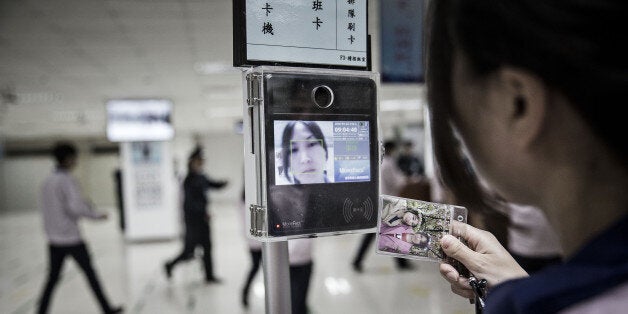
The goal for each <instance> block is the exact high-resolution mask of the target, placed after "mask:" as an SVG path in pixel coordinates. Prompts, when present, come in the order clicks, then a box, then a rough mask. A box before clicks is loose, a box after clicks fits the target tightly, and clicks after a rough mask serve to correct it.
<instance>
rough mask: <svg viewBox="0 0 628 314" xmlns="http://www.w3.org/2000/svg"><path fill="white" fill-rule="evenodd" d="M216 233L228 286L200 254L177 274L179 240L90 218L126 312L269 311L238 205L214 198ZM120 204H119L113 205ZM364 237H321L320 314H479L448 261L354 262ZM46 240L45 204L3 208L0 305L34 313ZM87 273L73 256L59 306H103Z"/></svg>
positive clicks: (314, 309)
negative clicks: (168, 271)
mask: <svg viewBox="0 0 628 314" xmlns="http://www.w3.org/2000/svg"><path fill="white" fill-rule="evenodd" d="M212 208H213V213H214V215H213V217H214V220H213V222H212V229H213V230H212V235H213V244H214V250H213V252H214V263H215V268H216V274H217V275H218V276H219V277H220V278H222V279H223V283H222V284H220V285H204V284H203V282H202V278H203V275H202V268H201V263H200V260H198V259H197V260H196V261H192V262H189V263H187V264H182V265H180V266H179V267H178V268H177V269H175V272H174V278H173V279H172V280H171V281H170V282H168V281H167V280H166V278H165V276H164V274H163V269H162V265H163V262H164V260H166V259H169V258H171V257H173V256H174V255H175V254H177V253H178V252H179V250H180V248H181V244H180V243H179V242H178V241H166V242H153V243H126V242H125V241H124V240H123V237H122V236H121V234H120V232H119V230H118V227H117V217H115V215H112V217H111V219H110V220H108V221H107V222H104V223H102V222H101V223H98V222H83V234H84V236H85V239H86V241H87V243H88V245H89V248H90V250H91V253H92V257H93V262H94V264H95V267H96V269H97V272H98V274H99V275H100V278H101V282H102V283H103V285H104V286H105V289H106V291H107V294H108V295H109V297H110V299H111V300H113V301H114V302H115V303H117V304H123V305H124V306H125V309H126V310H127V311H126V313H263V312H264V285H263V278H262V272H261V270H260V272H259V273H258V275H257V277H256V279H255V282H254V284H253V291H252V292H251V296H250V297H251V299H250V303H251V304H250V308H249V310H244V309H243V308H242V307H241V306H240V302H239V300H240V290H241V287H242V283H243V280H244V276H245V274H246V272H247V271H248V267H249V263H250V262H249V256H248V251H247V248H246V244H245V241H244V239H243V235H242V234H241V232H242V229H241V226H239V225H237V223H239V221H240V218H239V215H238V213H237V212H236V207H235V206H234V205H229V204H227V205H218V204H213V206H212ZM110 212H112V213H113V212H114V211H113V210H111V211H110ZM360 239H361V236H360V235H344V236H336V237H326V238H319V239H316V240H315V243H314V254H313V255H314V271H313V276H312V281H311V287H310V294H309V297H308V304H309V309H310V311H311V313H326V314H327V313H361V314H363V313H364V314H366V313H391V312H394V313H473V312H474V309H473V306H472V305H471V304H469V302H468V301H467V300H464V299H462V298H459V297H457V296H455V295H453V294H452V293H451V292H450V290H449V285H447V284H446V283H445V281H444V280H442V279H441V277H440V275H439V274H438V265H437V264H434V263H425V262H417V261H412V263H413V265H414V266H416V269H415V270H413V271H405V272H399V271H397V270H396V269H395V267H394V261H392V260H391V258H390V257H387V256H380V255H376V254H375V253H374V247H372V248H371V251H370V252H369V254H368V255H367V257H366V259H365V261H364V272H363V273H362V274H357V273H355V272H353V270H352V269H351V259H352V258H353V255H354V254H355V251H356V250H357V246H358V245H359V242H360ZM46 250H47V249H46V243H45V241H44V237H43V233H42V228H41V221H40V217H39V213H38V212H28V213H21V214H14V213H12V214H5V215H2V216H0V313H15V314H18V313H33V312H34V309H35V304H36V303H37V298H38V296H39V293H40V289H41V286H42V284H43V281H44V280H45V274H46V267H47V265H46V259H47V253H46ZM98 312H99V311H98V307H97V305H96V302H95V299H94V298H93V296H92V294H91V291H90V290H89V288H88V285H87V283H86V281H85V280H84V278H83V276H82V273H80V272H79V271H78V270H77V268H76V267H75V264H74V262H69V263H68V262H66V265H65V268H64V271H63V277H62V281H61V283H60V284H59V286H58V288H57V290H56V293H55V294H54V297H53V302H52V307H51V313H98Z"/></svg>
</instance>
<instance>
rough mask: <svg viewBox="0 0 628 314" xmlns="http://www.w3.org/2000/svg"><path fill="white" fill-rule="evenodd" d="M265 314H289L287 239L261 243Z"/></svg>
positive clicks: (290, 310)
mask: <svg viewBox="0 0 628 314" xmlns="http://www.w3.org/2000/svg"><path fill="white" fill-rule="evenodd" d="M262 264H263V265H264V287H265V290H266V292H265V295H266V313H267V314H290V313H292V307H291V303H290V265H289V263H288V241H281V242H264V243H262Z"/></svg>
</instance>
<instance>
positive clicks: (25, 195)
mask: <svg viewBox="0 0 628 314" xmlns="http://www.w3.org/2000/svg"><path fill="white" fill-rule="evenodd" d="M0 167H1V168H2V171H0V175H2V177H1V178H0V180H1V181H2V184H1V185H0V188H2V192H0V212H7V211H27V210H36V209H37V208H38V198H39V187H40V185H41V183H42V182H43V180H44V179H45V178H46V176H47V175H48V174H49V173H50V172H51V171H52V169H53V167H54V163H53V161H52V160H51V159H50V158H46V157H20V158H7V157H5V158H4V159H3V160H2V161H1V162H0Z"/></svg>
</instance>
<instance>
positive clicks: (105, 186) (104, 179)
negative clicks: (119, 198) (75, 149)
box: [82, 154, 120, 208]
mask: <svg viewBox="0 0 628 314" xmlns="http://www.w3.org/2000/svg"><path fill="white" fill-rule="evenodd" d="M83 166H84V167H85V172H86V177H83V178H82V182H83V186H84V187H85V188H84V191H85V195H86V196H87V197H89V198H90V199H91V200H92V202H94V204H96V206H97V207H100V208H113V207H116V206H117V204H116V194H115V193H116V185H115V176H114V171H115V170H116V169H117V168H119V167H120V157H118V154H103V155H92V156H91V158H88V159H87V160H86V163H85V164H84V165H83Z"/></svg>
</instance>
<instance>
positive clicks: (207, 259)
mask: <svg viewBox="0 0 628 314" xmlns="http://www.w3.org/2000/svg"><path fill="white" fill-rule="evenodd" d="M204 163H205V159H204V158H203V150H202V148H201V147H196V148H195V149H194V151H193V152H192V154H191V155H190V157H189V159H188V174H187V176H186V178H185V180H184V181H183V190H184V199H183V213H184V221H185V243H184V246H183V251H182V252H181V253H180V254H179V255H178V256H177V257H175V258H174V259H173V260H171V261H168V262H166V264H165V265H164V269H165V271H166V276H167V277H168V278H171V277H172V270H173V268H174V267H175V265H177V264H178V263H179V262H182V261H187V260H190V259H191V258H192V257H194V250H195V249H196V247H197V246H200V247H202V248H203V264H204V266H205V282H206V283H220V282H221V280H220V279H218V278H217V277H216V276H214V268H213V262H212V256H211V238H210V236H211V233H210V216H209V214H208V213H207V204H208V198H207V191H208V190H209V189H212V188H214V189H220V188H223V187H224V186H225V185H227V182H226V181H214V180H212V179H210V178H209V177H207V176H206V175H205V174H204V173H203V165H204Z"/></svg>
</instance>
